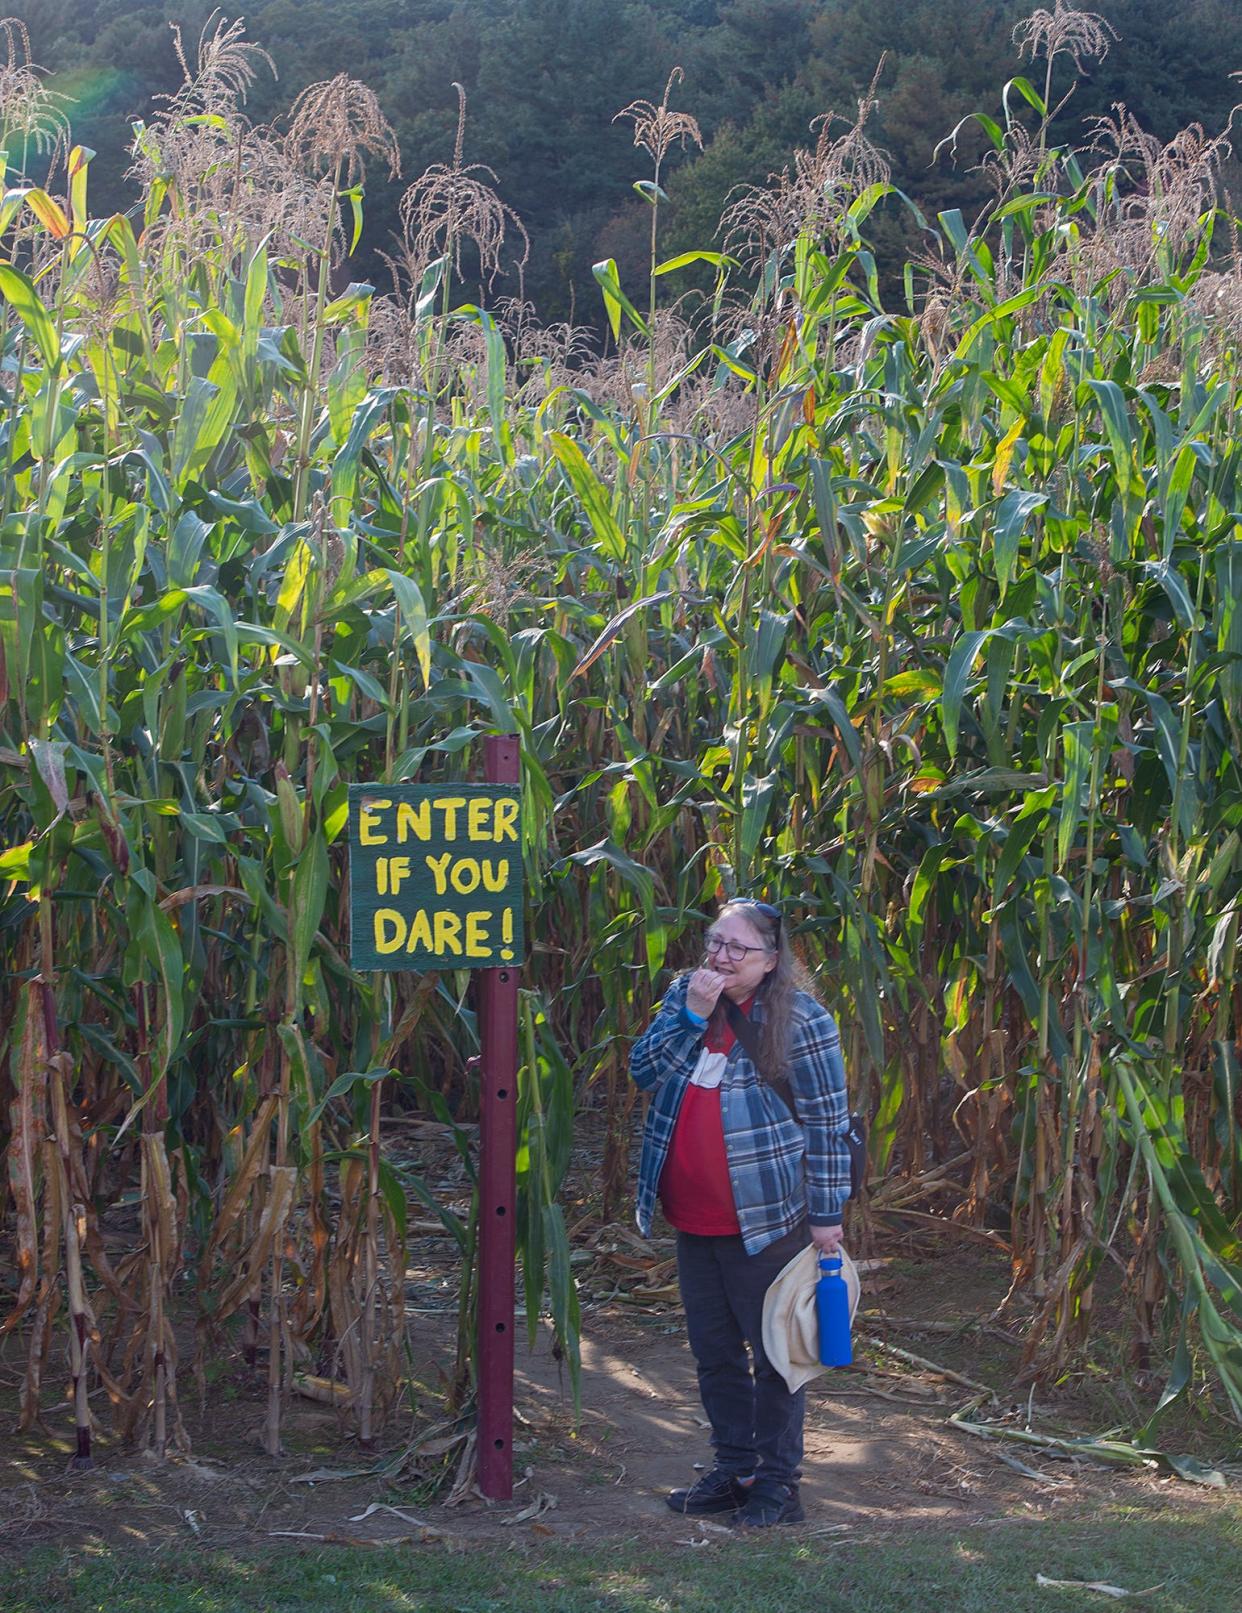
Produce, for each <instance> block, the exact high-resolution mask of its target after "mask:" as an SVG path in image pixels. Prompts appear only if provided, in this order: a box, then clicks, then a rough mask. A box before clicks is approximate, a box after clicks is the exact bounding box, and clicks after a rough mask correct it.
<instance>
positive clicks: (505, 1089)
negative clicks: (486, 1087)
mask: <svg viewBox="0 0 1242 1613" xmlns="http://www.w3.org/2000/svg"><path fill="white" fill-rule="evenodd" d="M496 1096H497V1097H498V1098H507V1097H508V1096H509V1089H508V1087H501V1089H500V1091H499V1092H497V1094H496Z"/></svg>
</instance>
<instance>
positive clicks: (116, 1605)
mask: <svg viewBox="0 0 1242 1613" xmlns="http://www.w3.org/2000/svg"><path fill="white" fill-rule="evenodd" d="M670 1529H671V1530H672V1531H673V1535H672V1536H666V1537H665V1538H663V1539H660V1540H656V1541H648V1542H638V1541H633V1540H630V1541H625V1542H621V1543H600V1542H591V1543H585V1544H567V1543H566V1544H562V1543H560V1542H545V1543H541V1544H539V1545H531V1544H528V1543H527V1542H525V1541H521V1542H515V1543H514V1544H513V1545H512V1546H508V1547H507V1548H506V1547H504V1546H499V1545H494V1544H491V1543H487V1544H478V1545H471V1546H470V1547H469V1548H468V1549H467V1550H465V1551H454V1552H449V1551H446V1550H444V1549H442V1548H439V1547H418V1548H413V1549H411V1548H393V1549H387V1550H383V1551H380V1550H374V1551H372V1550H359V1549H351V1548H344V1547H335V1548H332V1549H324V1550H290V1549H288V1548H285V1549H284V1550H279V1549H275V1547H276V1543H275V1542H274V1543H273V1547H274V1549H273V1550H272V1551H270V1552H268V1553H265V1554H264V1555H262V1556H253V1555H242V1556H238V1555H234V1554H231V1553H228V1552H224V1551H209V1550H203V1551H195V1552H190V1551H178V1552H177V1553H176V1555H173V1554H172V1553H170V1552H167V1551H142V1550H130V1549H125V1548H120V1549H118V1548H115V1547H103V1546H99V1547H94V1548H90V1549H87V1550H83V1551H80V1552H75V1553H68V1552H65V1551H50V1550H47V1549H43V1550H40V1551H38V1552H35V1553H32V1554H31V1556H30V1557H29V1558H28V1559H27V1560H26V1561H25V1562H24V1563H23V1564H22V1565H21V1566H18V1567H9V1568H7V1569H3V1568H0V1605H2V1606H3V1607H4V1608H5V1610H6V1613H47V1610H48V1609H50V1608H54V1609H55V1610H56V1613H300V1610H302V1609H314V1610H315V1613H416V1610H417V1613H493V1610H496V1613H499V1610H501V1609H504V1610H505V1613H579V1610H582V1613H586V1610H588V1609H599V1608H603V1609H609V1610H612V1613H665V1610H672V1609H676V1610H678V1613H753V1610H754V1609H764V1608H773V1609H777V1608H780V1609H789V1610H791V1613H794V1610H798V1609H809V1608H814V1609H815V1610H816V1613H944V1610H945V1609H946V1608H951V1609H952V1610H953V1613H1002V1610H1003V1613H1063V1610H1065V1609H1077V1608H1088V1607H1101V1608H1102V1607H1107V1606H1109V1605H1110V1600H1109V1598H1107V1597H1106V1596H1105V1595H1102V1594H1101V1593H1099V1592H1095V1591H1090V1590H1087V1589H1084V1588H1070V1589H1061V1588H1053V1587H1048V1586H1041V1585H1038V1584H1037V1582H1036V1576H1037V1575H1039V1574H1042V1575H1044V1576H1045V1577H1047V1578H1049V1579H1058V1580H1077V1581H1103V1582H1105V1583H1108V1584H1112V1585H1116V1586H1120V1587H1122V1588H1124V1589H1126V1590H1128V1591H1130V1592H1132V1593H1133V1592H1135V1591H1143V1590H1147V1589H1148V1588H1150V1587H1158V1588H1157V1589H1155V1590H1153V1591H1152V1593H1151V1594H1150V1595H1148V1596H1141V1597H1133V1596H1132V1597H1131V1598H1129V1599H1127V1601H1126V1604H1125V1605H1126V1606H1127V1607H1135V1608H1151V1609H1159V1613H1226V1610H1228V1609H1231V1608H1234V1607H1236V1606H1237V1597H1238V1585H1239V1583H1242V1507H1239V1505H1238V1504H1237V1503H1236V1502H1235V1501H1233V1500H1231V1499H1230V1500H1222V1501H1221V1502H1220V1503H1219V1505H1213V1506H1210V1507H1207V1506H1205V1507H1198V1508H1195V1509H1194V1510H1193V1511H1187V1512H1175V1511H1158V1510H1152V1509H1143V1508H1124V1509H1110V1510H1108V1511H1106V1512H1101V1513H1100V1514H1097V1515H1096V1516H1093V1517H1092V1518H1090V1519H1087V1520H1079V1521H1075V1522H1064V1523H1063V1522H1057V1521H1053V1520H1048V1519H1042V1520H1035V1519H1032V1520H1030V1521H1021V1520H1012V1519H1011V1520H1005V1521H1002V1522H999V1523H996V1524H975V1525H972V1526H971V1527H969V1528H961V1529H957V1530H940V1529H932V1528H922V1529H918V1530H910V1531H907V1532H905V1533H902V1534H900V1535H898V1534H894V1535H892V1536H890V1537H885V1538H880V1539H876V1538H874V1537H872V1538H869V1539H868V1538H861V1539H857V1540H851V1539H849V1538H848V1537H847V1538H842V1537H840V1536H808V1535H807V1534H805V1533H803V1532H788V1533H786V1532H783V1531H782V1532H781V1533H779V1534H778V1535H777V1536H775V1537H768V1536H764V1537H762V1538H760V1539H754V1538H747V1539H740V1540H734V1539H731V1538H724V1537H720V1536H716V1535H712V1536H711V1537H710V1539H711V1544H710V1545H708V1546H706V1547H700V1548H698V1549H695V1548H692V1547H688V1546H685V1545H680V1544H677V1543H675V1542H676V1538H678V1537H679V1538H684V1539H690V1538H691V1537H692V1534H693V1531H692V1530H691V1529H690V1528H688V1527H685V1526H681V1525H679V1524H678V1523H676V1522H673V1523H672V1524H671V1525H670Z"/></svg>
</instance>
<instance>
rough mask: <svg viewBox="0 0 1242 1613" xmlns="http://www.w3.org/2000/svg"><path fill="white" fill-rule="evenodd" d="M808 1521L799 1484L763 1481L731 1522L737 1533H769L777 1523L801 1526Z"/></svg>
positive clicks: (753, 1487) (750, 1493)
mask: <svg viewBox="0 0 1242 1613" xmlns="http://www.w3.org/2000/svg"><path fill="white" fill-rule="evenodd" d="M805 1517H806V1513H805V1512H803V1510H802V1502H801V1500H800V1499H799V1496H798V1486H797V1485H796V1484H780V1483H777V1482H774V1481H773V1480H770V1479H769V1480H768V1481H767V1482H766V1483H765V1482H764V1481H763V1480H762V1479H760V1480H759V1481H758V1482H757V1483H756V1484H754V1485H753V1486H752V1487H751V1489H750V1492H749V1493H748V1495H747V1497H746V1501H745V1504H744V1505H743V1506H742V1507H741V1508H739V1510H738V1511H737V1513H736V1514H735V1515H734V1516H733V1517H732V1518H730V1520H729V1522H730V1523H731V1524H732V1525H733V1527H734V1528H735V1529H770V1528H771V1527H772V1525H773V1524H776V1523H801V1522H802V1520H803V1519H804V1518H805Z"/></svg>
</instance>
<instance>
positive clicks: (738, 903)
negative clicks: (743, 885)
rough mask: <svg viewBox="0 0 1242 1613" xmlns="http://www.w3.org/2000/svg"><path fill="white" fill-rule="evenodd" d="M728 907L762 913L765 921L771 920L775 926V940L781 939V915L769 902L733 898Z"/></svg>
mask: <svg viewBox="0 0 1242 1613" xmlns="http://www.w3.org/2000/svg"><path fill="white" fill-rule="evenodd" d="M728 906H729V907H753V908H754V910H755V912H756V913H762V914H763V916H764V918H765V919H771V921H772V923H773V924H775V925H776V939H777V941H778V942H779V941H780V938H781V920H782V918H783V914H782V913H781V910H780V908H779V907H773V906H772V903H771V902H761V901H759V900H758V899H757V898H756V897H754V896H735V897H734V898H733V900H732V901H731V902H729V903H728Z"/></svg>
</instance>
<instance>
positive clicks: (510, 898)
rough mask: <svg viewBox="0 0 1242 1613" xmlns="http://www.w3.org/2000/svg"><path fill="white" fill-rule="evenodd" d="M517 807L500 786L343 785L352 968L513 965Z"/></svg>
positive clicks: (516, 956) (516, 953)
mask: <svg viewBox="0 0 1242 1613" xmlns="http://www.w3.org/2000/svg"><path fill="white" fill-rule="evenodd" d="M520 812H521V797H520V796H519V794H518V792H517V790H516V788H515V787H514V786H513V785H508V784H351V785H350V787H349V918H350V924H349V956H350V962H351V963H352V964H353V966H354V968H355V969H382V970H384V971H389V970H393V969H499V968H501V967H502V966H503V965H505V964H510V963H520V962H521V961H522V946H523V935H522V825H521V816H520Z"/></svg>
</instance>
